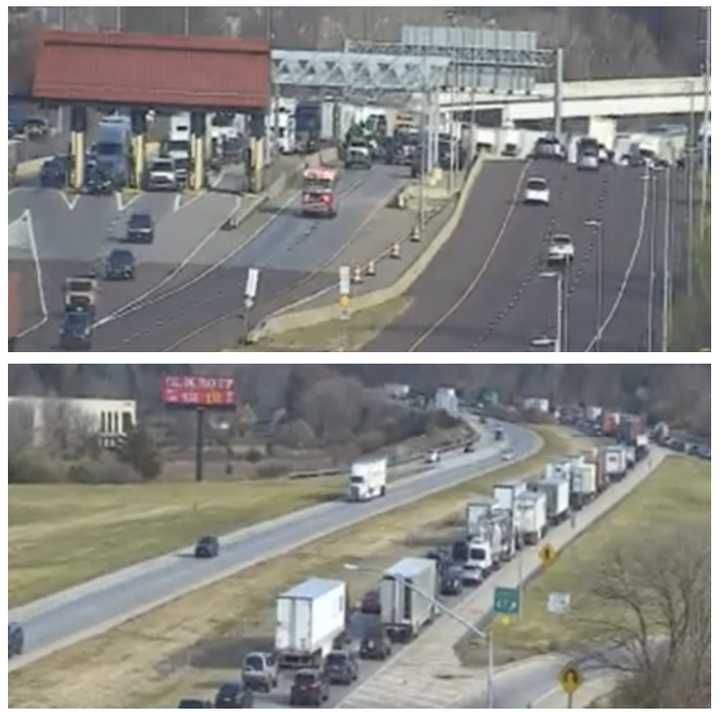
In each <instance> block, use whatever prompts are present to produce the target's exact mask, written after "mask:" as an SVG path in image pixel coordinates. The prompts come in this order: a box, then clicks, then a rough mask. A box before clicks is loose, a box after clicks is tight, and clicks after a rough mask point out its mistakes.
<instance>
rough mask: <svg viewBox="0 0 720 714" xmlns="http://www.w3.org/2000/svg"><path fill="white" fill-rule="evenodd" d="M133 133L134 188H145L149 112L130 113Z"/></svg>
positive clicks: (134, 110)
mask: <svg viewBox="0 0 720 714" xmlns="http://www.w3.org/2000/svg"><path fill="white" fill-rule="evenodd" d="M130 121H131V124H132V133H133V167H132V174H131V175H132V180H133V187H134V188H138V189H140V188H142V187H143V178H144V176H145V132H146V131H147V111H146V110H145V109H133V110H132V111H131V112H130Z"/></svg>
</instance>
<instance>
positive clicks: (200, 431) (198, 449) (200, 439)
mask: <svg viewBox="0 0 720 714" xmlns="http://www.w3.org/2000/svg"><path fill="white" fill-rule="evenodd" d="M204 426H205V409H204V408H203V407H198V408H197V442H196V444H195V481H197V482H198V483H200V481H202V480H203V443H204Z"/></svg>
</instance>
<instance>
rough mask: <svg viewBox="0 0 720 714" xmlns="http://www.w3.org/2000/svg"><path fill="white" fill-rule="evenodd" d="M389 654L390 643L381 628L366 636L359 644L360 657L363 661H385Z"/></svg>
mask: <svg viewBox="0 0 720 714" xmlns="http://www.w3.org/2000/svg"><path fill="white" fill-rule="evenodd" d="M391 654H392V643H391V642H390V638H389V637H388V635H387V632H385V630H384V629H382V628H378V629H377V630H375V631H374V632H369V633H368V634H366V635H365V637H363V639H362V642H361V643H360V657H362V658H363V659H385V658H387V657H389V656H390V655H391Z"/></svg>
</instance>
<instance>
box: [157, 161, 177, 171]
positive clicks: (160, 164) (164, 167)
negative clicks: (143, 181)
mask: <svg viewBox="0 0 720 714" xmlns="http://www.w3.org/2000/svg"><path fill="white" fill-rule="evenodd" d="M152 170H153V171H172V170H173V162H172V161H155V162H154V163H153V165H152Z"/></svg>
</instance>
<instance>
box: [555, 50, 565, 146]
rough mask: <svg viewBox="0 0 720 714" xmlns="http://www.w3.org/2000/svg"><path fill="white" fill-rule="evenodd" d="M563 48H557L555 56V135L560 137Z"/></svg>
mask: <svg viewBox="0 0 720 714" xmlns="http://www.w3.org/2000/svg"><path fill="white" fill-rule="evenodd" d="M562 92H563V50H562V47H558V48H557V54H556V56H555V136H556V137H558V138H560V134H561V132H562V101H563V96H562Z"/></svg>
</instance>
